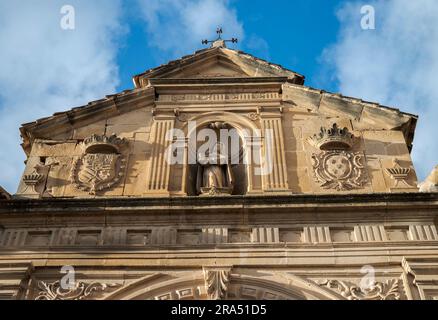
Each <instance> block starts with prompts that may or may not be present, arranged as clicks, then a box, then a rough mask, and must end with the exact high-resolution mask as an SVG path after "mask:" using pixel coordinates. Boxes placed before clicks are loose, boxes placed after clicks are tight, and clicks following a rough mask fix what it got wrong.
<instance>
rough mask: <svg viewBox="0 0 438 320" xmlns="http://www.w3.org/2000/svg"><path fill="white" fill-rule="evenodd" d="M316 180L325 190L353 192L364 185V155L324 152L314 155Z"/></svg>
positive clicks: (346, 152) (345, 152)
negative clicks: (352, 190)
mask: <svg viewBox="0 0 438 320" xmlns="http://www.w3.org/2000/svg"><path fill="white" fill-rule="evenodd" d="M312 159H313V169H314V173H315V178H316V180H317V181H318V182H320V183H321V187H323V188H325V189H336V190H338V191H339V190H351V189H354V188H357V187H361V186H362V185H363V182H364V181H363V180H364V166H363V165H362V163H361V162H362V155H361V154H360V153H353V152H348V151H323V152H322V153H320V154H314V155H312Z"/></svg>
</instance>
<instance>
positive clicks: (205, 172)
mask: <svg viewBox="0 0 438 320" xmlns="http://www.w3.org/2000/svg"><path fill="white" fill-rule="evenodd" d="M197 156H198V157H197V174H196V191H197V193H198V194H201V195H221V194H231V193H232V192H233V186H234V180H233V173H232V170H231V165H230V163H229V161H228V156H227V153H226V152H224V151H223V145H222V144H221V143H216V144H215V145H214V147H213V149H212V151H211V152H209V151H208V150H207V151H206V152H205V154H202V153H199V154H198V155H197Z"/></svg>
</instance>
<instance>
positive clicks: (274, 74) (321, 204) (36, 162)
mask: <svg viewBox="0 0 438 320" xmlns="http://www.w3.org/2000/svg"><path fill="white" fill-rule="evenodd" d="M134 84H135V88H134V89H133V90H128V91H124V92H122V93H119V94H116V95H111V96H107V97H106V98H105V99H102V100H98V101H94V102H90V103H89V104H88V105H86V106H83V107H79V108H74V109H72V110H70V111H67V112H61V113H57V114H54V115H53V116H51V117H48V118H44V119H39V120H37V121H36V122H32V123H27V124H24V125H23V126H22V127H21V129H20V130H21V134H22V137H23V144H22V146H23V149H24V151H25V152H26V155H27V162H26V168H25V171H24V173H23V177H22V179H21V181H20V185H19V188H18V191H17V193H16V194H15V195H12V196H11V195H9V194H7V193H6V192H4V190H3V191H2V193H1V197H0V270H1V272H0V298H9V299H48V300H54V299H245V298H246V299H350V300H357V299H359V300H360V299H365V300H376V299H382V300H385V299H438V285H437V281H438V234H437V223H438V193H436V192H419V188H418V187H417V184H418V182H417V178H416V174H415V169H414V167H413V165H412V160H411V157H410V150H411V149H412V141H413V136H414V131H415V125H416V121H417V117H416V116H414V115H411V114H407V113H404V112H401V111H399V110H397V109H394V108H389V107H385V106H381V105H379V104H376V103H371V102H366V101H362V100H360V99H355V98H350V97H344V96H342V95H339V94H332V93H327V92H325V91H321V90H317V89H313V88H309V87H306V86H304V77H303V76H302V75H300V74H298V73H295V72H293V71H290V70H287V69H284V68H283V67H281V66H278V65H274V64H271V63H268V62H266V61H263V60H260V59H258V58H255V57H253V56H251V55H248V54H246V53H243V52H240V51H234V50H230V49H227V48H225V47H222V46H214V47H212V48H210V49H205V50H201V51H198V52H196V53H195V54H193V55H191V56H186V57H184V58H182V59H180V60H176V61H172V62H169V63H168V64H166V65H163V66H160V67H158V68H155V69H151V70H149V71H147V72H145V73H142V74H140V75H137V76H135V77H134ZM193 123H195V127H193ZM207 127H208V128H213V129H217V130H219V129H218V128H224V127H227V128H232V129H234V130H235V131H236V132H237V133H238V140H239V142H240V144H239V146H240V149H239V150H238V151H239V152H238V158H239V159H240V160H242V159H246V160H248V158H249V157H250V156H252V157H260V160H261V161H259V162H257V161H246V162H245V161H241V162H239V164H237V165H229V166H228V173H229V176H230V177H231V178H228V180H232V183H231V182H230V181H228V182H229V184H228V185H227V188H222V189H224V190H225V189H226V190H227V192H229V193H231V194H230V195H228V194H224V192H223V190H222V189H221V190H218V188H216V186H215V187H214V188H213V190H212V189H211V188H210V189H208V192H207V193H206V194H202V192H201V194H200V191H199V188H197V186H196V179H197V173H196V169H195V168H194V167H195V166H196V165H192V164H189V163H188V161H187V160H188V159H189V158H190V156H191V155H193V154H197V152H198V151H199V148H198V145H197V144H196V142H195V144H194V145H192V144H191V143H190V141H189V140H190V139H189V137H191V134H192V133H193V132H197V130H199V129H202V128H207ZM172 129H177V130H178V132H180V133H182V134H181V135H174V134H170V135H168V134H167V133H168V132H170V130H172ZM266 132H269V135H268V134H266ZM269 146H271V147H269ZM169 150H171V151H170V152H168V151H169ZM269 150H270V151H269ZM178 153H181V155H182V159H183V160H184V162H183V163H176V164H173V163H171V162H170V161H168V159H169V158H168V156H169V154H178ZM268 154H269V159H270V160H271V162H270V163H271V167H270V168H269V170H268V169H266V167H265V164H266V159H267V157H268ZM252 160H254V158H253V159H252ZM227 165H228V164H227ZM212 172H213V171H212ZM198 181H199V180H198ZM224 181H225V180H224ZM420 187H421V186H420ZM204 189H205V187H204ZM204 189H202V190H204ZM219 189H220V188H219ZM423 189H424V188H423ZM212 191H214V192H212ZM219 191H220V192H219ZM422 191H434V190H422ZM435 191H436V190H435ZM225 193H226V192H225ZM65 266H71V267H73V268H74V271H75V278H76V281H75V284H74V286H73V287H70V288H67V289H65V288H63V286H62V283H61V282H62V277H63V276H64V275H65V274H63V273H61V268H63V267H65ZM367 277H368V278H367ZM370 277H371V278H370ZM364 279H365V280H366V279H368V280H369V279H371V280H370V282H369V283H368V285H366V286H364V283H363V281H364Z"/></svg>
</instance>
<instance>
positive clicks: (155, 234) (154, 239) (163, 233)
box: [151, 227, 177, 245]
mask: <svg viewBox="0 0 438 320" xmlns="http://www.w3.org/2000/svg"><path fill="white" fill-rule="evenodd" d="M176 238H177V231H176V229H173V228H168V227H163V228H161V227H160V228H153V229H152V234H151V244H153V245H157V244H158V245H166V244H167V245H169V244H176Z"/></svg>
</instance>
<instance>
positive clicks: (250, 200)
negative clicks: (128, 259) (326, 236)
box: [0, 193, 438, 214]
mask: <svg viewBox="0 0 438 320" xmlns="http://www.w3.org/2000/svg"><path fill="white" fill-rule="evenodd" d="M66 208H70V209H69V210H66ZM84 208H87V210H90V211H93V212H99V211H116V210H117V209H118V208H119V209H121V210H122V209H123V210H122V211H124V212H133V211H138V210H148V211H150V210H153V211H156V212H159V211H169V210H171V211H184V210H186V209H190V210H194V211H202V210H209V211H214V210H215V208H222V211H225V210H223V209H224V208H228V209H227V210H231V211H234V212H236V211H240V210H244V211H248V210H253V211H257V210H260V209H261V210H263V211H265V212H266V210H276V211H284V210H288V209H290V208H300V210H301V211H303V212H304V211H309V210H310V211H319V210H320V211H327V210H329V211H336V210H340V211H344V212H345V211H350V212H351V211H358V210H359V211H360V210H364V209H367V208H368V209H369V208H373V209H379V208H380V209H383V210H386V209H390V208H394V209H396V208H407V209H409V208H411V209H412V210H419V209H427V210H432V209H438V193H372V194H371V193H370V194H336V195H333V194H314V195H298V194H294V195H275V196H270V195H251V196H227V197H220V196H218V197H143V198H140V197H137V198H129V197H127V198H47V199H11V200H0V214H8V213H13V212H20V213H26V212H27V213H32V212H46V213H49V212H50V213H57V212H59V213H61V212H70V213H72V212H75V211H83V209H84Z"/></svg>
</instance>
